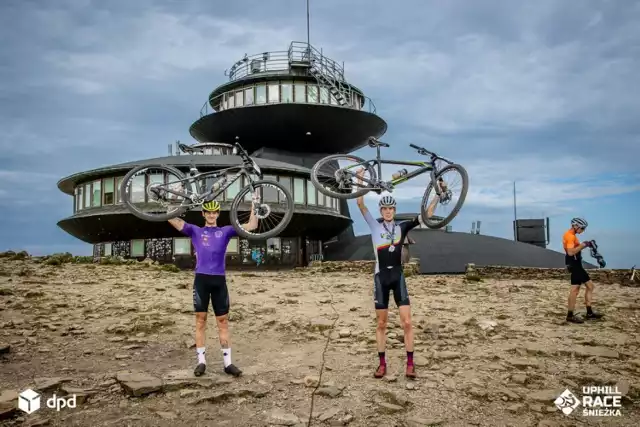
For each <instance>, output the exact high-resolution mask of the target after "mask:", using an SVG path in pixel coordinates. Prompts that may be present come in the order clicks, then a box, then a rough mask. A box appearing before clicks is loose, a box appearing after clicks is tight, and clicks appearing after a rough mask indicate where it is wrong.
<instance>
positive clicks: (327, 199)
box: [324, 196, 333, 209]
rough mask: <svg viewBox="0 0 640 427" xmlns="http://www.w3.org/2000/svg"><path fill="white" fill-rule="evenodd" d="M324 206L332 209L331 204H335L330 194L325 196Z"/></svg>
mask: <svg viewBox="0 0 640 427" xmlns="http://www.w3.org/2000/svg"><path fill="white" fill-rule="evenodd" d="M324 206H325V207H326V208H329V209H331V206H333V199H332V198H331V197H329V196H325V197H324Z"/></svg>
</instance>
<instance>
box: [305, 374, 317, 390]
mask: <svg viewBox="0 0 640 427" xmlns="http://www.w3.org/2000/svg"><path fill="white" fill-rule="evenodd" d="M319 383H320V377H318V376H316V375H308V376H306V377H304V385H305V387H317V386H318V384H319Z"/></svg>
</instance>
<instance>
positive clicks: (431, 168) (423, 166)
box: [344, 145, 440, 196]
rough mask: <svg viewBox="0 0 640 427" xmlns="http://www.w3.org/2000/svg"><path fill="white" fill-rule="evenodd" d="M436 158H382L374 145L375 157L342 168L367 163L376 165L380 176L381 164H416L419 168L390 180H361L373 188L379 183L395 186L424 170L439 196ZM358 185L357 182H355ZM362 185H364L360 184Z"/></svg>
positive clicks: (363, 178)
mask: <svg viewBox="0 0 640 427" xmlns="http://www.w3.org/2000/svg"><path fill="white" fill-rule="evenodd" d="M436 159H437V157H433V156H432V158H431V160H430V161H428V162H407V161H401V160H383V159H381V158H380V146H379V145H378V146H376V158H375V159H373V160H365V161H364V162H360V163H357V164H355V165H352V166H348V167H346V168H344V169H353V168H356V167H358V166H363V165H366V164H369V165H371V166H374V165H377V169H378V171H377V172H378V176H379V177H381V176H382V165H383V164H386V165H401V166H418V167H419V169H416V170H414V171H411V172H409V173H407V174H406V175H403V176H401V177H399V178H396V179H392V180H391V181H382V180H381V179H380V178H378V179H377V180H376V182H373V181H371V180H369V179H367V178H365V177H362V181H364V182H367V183H369V184H371V185H372V186H374V187H375V189H378V188H379V183H385V184H387V185H391V186H393V187H395V186H396V185H399V184H401V183H403V182H406V181H409V180H411V179H413V178H415V177H417V176H419V175H422V174H423V173H425V172H430V176H431V183H432V184H433V188H434V190H435V192H436V194H437V195H438V196H440V186H438V185H436V172H437V171H436V167H435V164H434V163H435V160H436ZM356 185H358V184H356ZM362 187H364V186H362Z"/></svg>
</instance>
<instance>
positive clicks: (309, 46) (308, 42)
mask: <svg viewBox="0 0 640 427" xmlns="http://www.w3.org/2000/svg"><path fill="white" fill-rule="evenodd" d="M309 40H310V37H309V0H307V48H308V49H310V48H311V45H310V41H309Z"/></svg>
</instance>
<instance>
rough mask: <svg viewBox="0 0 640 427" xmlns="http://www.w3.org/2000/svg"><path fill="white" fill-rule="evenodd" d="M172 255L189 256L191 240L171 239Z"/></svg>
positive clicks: (182, 238) (184, 238)
mask: <svg viewBox="0 0 640 427" xmlns="http://www.w3.org/2000/svg"><path fill="white" fill-rule="evenodd" d="M173 254H174V255H191V239H190V238H188V237H176V238H175V239H173Z"/></svg>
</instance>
